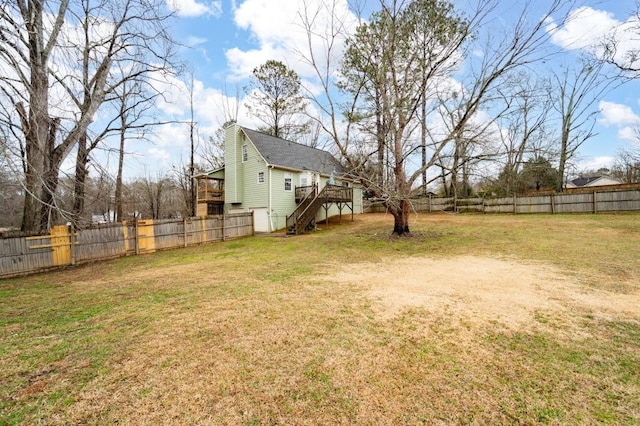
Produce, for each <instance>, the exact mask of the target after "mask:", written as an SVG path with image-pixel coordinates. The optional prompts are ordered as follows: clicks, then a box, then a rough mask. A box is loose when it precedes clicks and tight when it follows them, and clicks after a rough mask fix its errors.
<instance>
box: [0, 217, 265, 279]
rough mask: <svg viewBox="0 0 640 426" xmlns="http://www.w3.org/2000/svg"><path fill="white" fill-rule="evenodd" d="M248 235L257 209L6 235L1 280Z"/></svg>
mask: <svg viewBox="0 0 640 426" xmlns="http://www.w3.org/2000/svg"><path fill="white" fill-rule="evenodd" d="M248 235H253V213H240V214H233V215H225V216H207V217H201V218H190V219H184V220H182V219H180V220H174V219H170V220H138V221H135V222H122V223H117V224H110V225H103V226H100V227H98V228H89V229H83V230H77V231H75V232H72V230H71V227H69V226H66V225H61V226H56V227H54V228H52V229H51V231H50V233H49V234H48V235H40V236H30V237H10V238H2V239H0V278H7V277H11V276H16V275H24V274H30V273H34V272H40V271H44V270H47V269H52V268H56V267H61V266H67V265H76V264H81V263H86V262H94V261H98V260H105V259H112V258H115V257H120V256H127V255H134V254H144V253H153V252H154V251H156V250H164V249H170V248H176V247H187V246H191V245H196V244H202V243H208V242H212V241H224V240H227V239H233V238H239V237H244V236H248Z"/></svg>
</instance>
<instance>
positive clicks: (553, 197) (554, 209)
mask: <svg viewBox="0 0 640 426" xmlns="http://www.w3.org/2000/svg"><path fill="white" fill-rule="evenodd" d="M555 198H556V194H555V193H553V192H552V193H551V214H554V213H555V212H556V203H555Z"/></svg>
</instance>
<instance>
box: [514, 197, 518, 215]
mask: <svg viewBox="0 0 640 426" xmlns="http://www.w3.org/2000/svg"><path fill="white" fill-rule="evenodd" d="M513 214H518V197H516V194H513Z"/></svg>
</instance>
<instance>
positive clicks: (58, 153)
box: [40, 118, 64, 230]
mask: <svg viewBox="0 0 640 426" xmlns="http://www.w3.org/2000/svg"><path fill="white" fill-rule="evenodd" d="M59 125H60V118H54V119H53V120H51V122H50V125H49V126H50V127H49V133H48V134H47V139H46V147H45V151H44V152H45V153H46V161H45V166H46V168H45V170H44V173H43V174H42V189H41V192H40V193H41V194H42V204H41V208H40V230H48V229H50V227H51V225H53V224H55V222H56V221H57V216H58V211H57V209H55V208H54V206H55V195H56V190H57V189H58V182H59V177H58V171H59V170H60V164H61V163H62V160H63V158H64V156H63V154H64V152H63V151H62V150H60V149H59V147H56V146H55V143H56V135H57V133H58V127H59Z"/></svg>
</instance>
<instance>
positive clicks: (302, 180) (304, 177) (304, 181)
mask: <svg viewBox="0 0 640 426" xmlns="http://www.w3.org/2000/svg"><path fill="white" fill-rule="evenodd" d="M307 185H308V183H307V175H302V176H300V186H307Z"/></svg>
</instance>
